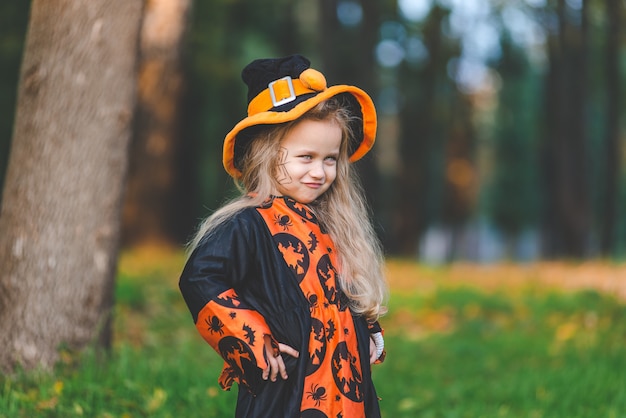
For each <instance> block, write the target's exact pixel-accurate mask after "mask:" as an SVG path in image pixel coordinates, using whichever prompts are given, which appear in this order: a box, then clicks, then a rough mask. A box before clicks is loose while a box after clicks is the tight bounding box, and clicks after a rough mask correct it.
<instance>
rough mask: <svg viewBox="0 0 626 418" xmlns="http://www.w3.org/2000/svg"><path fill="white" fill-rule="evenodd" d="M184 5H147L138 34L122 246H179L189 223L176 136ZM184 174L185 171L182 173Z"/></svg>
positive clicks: (160, 0)
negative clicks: (134, 106) (134, 96)
mask: <svg viewBox="0 0 626 418" xmlns="http://www.w3.org/2000/svg"><path fill="white" fill-rule="evenodd" d="M190 6H191V4H190V1H189V0H148V1H147V2H146V10H145V13H144V21H143V26H142V30H141V43H140V55H139V79H138V93H137V94H138V97H137V112H136V117H135V132H134V136H133V139H132V143H131V153H130V166H129V177H128V182H127V185H126V198H125V202H124V210H123V215H124V216H123V228H122V231H123V242H124V244H125V245H136V244H141V243H145V242H154V241H156V242H164V243H170V242H177V243H181V242H184V241H185V240H186V239H187V238H188V232H189V231H190V230H191V229H192V225H188V224H187V223H188V222H190V221H192V220H193V219H194V217H193V215H192V214H191V212H190V209H191V207H192V205H191V203H190V198H191V196H193V192H192V191H191V190H189V185H190V184H191V181H189V179H188V178H185V174H190V170H189V169H188V165H189V163H188V161H187V164H185V163H183V160H185V157H187V155H185V150H186V147H185V137H184V136H183V135H182V134H181V113H182V112H181V109H182V106H181V101H182V95H183V91H184V85H183V84H184V83H183V73H182V68H181V49H182V43H183V39H184V34H185V33H184V32H185V28H186V27H187V20H188V15H189V11H190ZM186 168H187V169H186Z"/></svg>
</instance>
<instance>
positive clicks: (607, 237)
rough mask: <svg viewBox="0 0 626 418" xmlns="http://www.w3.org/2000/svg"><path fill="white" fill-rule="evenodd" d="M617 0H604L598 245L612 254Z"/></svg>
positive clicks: (617, 128) (617, 157) (618, 85)
mask: <svg viewBox="0 0 626 418" xmlns="http://www.w3.org/2000/svg"><path fill="white" fill-rule="evenodd" d="M622 4H623V3H622V2H620V1H618V0H607V1H606V4H605V10H606V20H607V26H606V40H607V41H606V52H605V57H606V73H605V75H606V84H605V86H606V95H607V103H606V122H605V123H606V138H605V144H606V145H605V146H606V148H605V156H606V157H605V158H606V159H605V161H606V181H605V185H604V190H603V191H604V196H603V204H604V211H603V217H602V225H601V228H602V229H601V232H600V233H601V235H600V240H601V241H600V245H601V251H602V254H603V255H605V256H608V255H611V253H612V252H613V250H614V249H615V241H616V234H615V230H616V224H617V200H618V196H619V189H620V187H619V175H620V165H621V159H620V155H621V151H620V133H621V130H620V114H621V107H622V103H621V100H620V94H621V91H622V82H621V76H620V70H619V69H620V53H619V50H620V36H621V30H620V20H621V18H622V15H623V10H624V6H623V5H622Z"/></svg>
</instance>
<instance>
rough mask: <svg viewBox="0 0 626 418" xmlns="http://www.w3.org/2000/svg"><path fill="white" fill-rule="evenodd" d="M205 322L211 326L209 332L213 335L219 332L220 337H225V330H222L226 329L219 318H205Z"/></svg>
mask: <svg viewBox="0 0 626 418" xmlns="http://www.w3.org/2000/svg"><path fill="white" fill-rule="evenodd" d="M204 322H206V324H207V325H208V326H209V331H211V334H214V333H216V332H217V333H219V334H220V335H224V330H223V329H222V328H224V323H223V322H222V321H220V319H219V318H218V317H217V316H212V317H210V320H209V318H204Z"/></svg>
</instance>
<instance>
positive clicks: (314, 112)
mask: <svg viewBox="0 0 626 418" xmlns="http://www.w3.org/2000/svg"><path fill="white" fill-rule="evenodd" d="M354 119H355V116H354V115H353V114H352V113H351V112H350V111H349V110H348V108H347V107H346V105H345V104H344V102H343V101H342V100H341V98H339V97H337V96H335V97H332V98H330V99H328V100H326V101H324V102H322V103H319V104H318V105H317V106H316V107H314V108H312V109H311V110H309V111H308V112H307V113H305V114H304V115H303V116H301V117H300V118H299V119H297V120H295V121H292V122H288V123H285V124H280V125H276V126H272V127H268V128H265V129H263V130H262V131H260V132H259V133H257V134H256V135H255V137H254V139H253V140H252V141H251V142H250V145H249V147H248V149H247V152H246V153H245V155H244V157H243V159H242V169H241V172H242V176H241V177H240V178H239V179H236V180H235V184H236V186H237V188H238V190H239V191H240V195H239V196H238V197H236V198H234V199H232V200H231V201H229V202H227V203H226V204H225V205H224V206H222V207H221V208H220V209H218V210H217V211H215V212H214V213H213V214H212V215H211V216H209V217H208V218H207V219H205V220H204V221H203V222H202V223H201V224H200V227H199V228H198V231H197V233H196V235H195V237H194V238H193V240H192V241H191V243H190V245H189V248H190V250H193V249H194V248H195V247H196V246H197V245H198V244H199V243H200V242H201V241H202V240H204V239H207V238H209V237H210V235H211V232H212V231H213V230H214V229H215V228H216V227H217V226H218V225H220V224H222V223H223V222H225V221H227V220H228V219H230V218H231V217H232V216H234V215H235V214H236V213H238V212H239V211H241V210H242V209H245V208H248V207H257V206H260V205H262V204H263V203H264V202H266V201H267V200H268V199H269V198H270V197H271V195H272V193H274V192H275V190H276V189H277V185H278V184H277V181H276V170H277V167H278V164H279V158H280V154H279V150H280V145H281V142H282V140H283V138H284V137H285V135H287V133H288V132H290V131H291V130H292V129H293V128H294V126H296V124H298V123H299V122H300V121H302V120H316V121H330V122H332V123H336V124H338V125H339V126H340V127H341V130H342V141H341V146H340V155H339V158H338V160H337V177H336V179H335V181H334V182H333V183H332V185H331V186H330V188H329V189H328V190H327V191H326V192H325V193H324V194H323V195H321V196H320V197H319V198H317V199H316V200H315V201H313V202H312V203H310V204H309V205H308V207H309V208H310V209H311V210H312V211H313V213H315V215H316V217H317V219H318V221H319V222H320V223H321V224H322V225H323V227H324V228H325V229H326V231H327V232H328V233H329V235H330V237H331V238H332V240H333V242H334V243H335V246H336V249H337V254H338V257H339V263H340V265H339V266H337V267H338V271H339V275H338V281H339V286H340V288H341V289H342V290H343V292H344V293H345V294H346V296H347V297H348V299H349V300H350V308H351V310H352V311H353V312H354V313H356V314H360V315H363V316H365V317H366V318H367V319H368V320H370V321H375V320H377V319H378V317H379V316H380V315H382V314H384V313H385V312H386V306H385V305H384V304H385V301H386V298H387V291H388V290H387V282H386V280H385V277H384V273H383V265H384V258H383V252H382V247H381V245H380V241H379V240H378V237H377V236H376V233H375V231H374V228H373V226H372V223H371V220H370V219H371V218H370V213H369V209H368V206H367V204H366V201H365V198H364V193H363V189H362V186H361V183H360V181H359V180H358V178H357V176H356V173H355V172H354V169H353V168H352V165H351V164H350V162H349V159H348V158H349V157H348V144H349V142H350V140H351V138H352V136H353V132H352V130H351V128H350V127H351V125H353V122H354Z"/></svg>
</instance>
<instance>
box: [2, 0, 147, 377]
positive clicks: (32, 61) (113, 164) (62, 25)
mask: <svg viewBox="0 0 626 418" xmlns="http://www.w3.org/2000/svg"><path fill="white" fill-rule="evenodd" d="M141 11H142V1H141V0H92V1H89V2H85V1H80V0H64V1H59V0H34V1H33V2H32V6H31V16H30V21H29V29H28V34H27V38H26V47H25V52H24V59H23V63H22V69H21V74H20V84H19V89H18V101H17V111H16V120H15V128H14V134H13V145H12V150H11V156H10V160H9V167H8V170H7V177H6V181H5V189H4V195H3V202H2V203H3V206H2V211H1V216H0V265H2V269H1V270H0V347H2V350H0V368H1V369H4V370H11V369H13V368H14V367H15V366H16V365H18V364H19V365H21V366H22V367H24V368H27V369H29V368H33V367H37V366H41V367H43V368H50V367H52V366H53V364H54V363H55V361H56V360H57V358H58V355H57V350H58V349H59V347H61V346H63V347H65V348H67V349H70V350H74V349H76V350H79V349H81V348H84V347H85V346H86V345H87V344H90V343H92V342H98V343H100V344H106V343H107V342H109V340H110V318H111V308H112V294H113V283H114V275H115V268H116V260H117V249H118V241H119V240H118V237H119V223H120V211H121V197H122V190H123V180H124V176H125V173H126V166H127V151H128V150H127V146H128V141H129V138H130V129H131V120H132V114H133V108H134V100H135V76H134V74H135V65H136V55H137V53H136V52H137V41H138V35H139V26H140V20H141Z"/></svg>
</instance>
